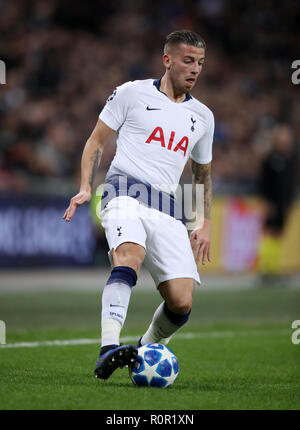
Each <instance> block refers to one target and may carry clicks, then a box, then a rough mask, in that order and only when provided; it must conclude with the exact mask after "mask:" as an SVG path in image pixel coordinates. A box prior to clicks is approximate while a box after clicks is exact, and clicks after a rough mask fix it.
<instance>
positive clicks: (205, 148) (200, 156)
mask: <svg viewBox="0 0 300 430" xmlns="http://www.w3.org/2000/svg"><path fill="white" fill-rule="evenodd" d="M208 112H209V115H208V116H207V130H206V132H205V133H204V135H203V136H202V137H201V139H200V140H198V142H197V143H196V145H195V146H194V148H193V149H192V151H191V155H190V157H191V159H192V160H194V161H195V162H196V163H199V164H208V163H210V162H211V160H212V144H213V138H214V129H215V120H214V115H213V113H212V112H211V111H210V110H209V111H208Z"/></svg>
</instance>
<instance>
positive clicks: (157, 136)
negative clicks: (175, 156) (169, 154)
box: [146, 127, 189, 156]
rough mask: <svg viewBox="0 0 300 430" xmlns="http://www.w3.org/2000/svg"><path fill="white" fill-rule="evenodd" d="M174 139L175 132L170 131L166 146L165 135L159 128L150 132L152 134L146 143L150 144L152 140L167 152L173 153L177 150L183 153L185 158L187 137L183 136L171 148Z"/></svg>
mask: <svg viewBox="0 0 300 430" xmlns="http://www.w3.org/2000/svg"><path fill="white" fill-rule="evenodd" d="M174 139H175V131H171V134H170V137H169V141H168V144H167V146H166V141H165V134H164V131H163V129H162V128H161V127H156V128H155V129H154V130H153V131H152V133H151V134H150V136H149V137H148V139H147V140H146V143H151V142H152V140H154V141H156V142H160V145H161V147H162V148H166V149H168V150H169V151H174V152H177V151H178V150H180V151H182V152H183V154H184V156H185V155H186V151H187V148H188V145H189V138H188V137H187V136H183V137H182V138H181V139H180V140H179V142H178V143H177V144H176V145H175V146H174V147H173V142H174Z"/></svg>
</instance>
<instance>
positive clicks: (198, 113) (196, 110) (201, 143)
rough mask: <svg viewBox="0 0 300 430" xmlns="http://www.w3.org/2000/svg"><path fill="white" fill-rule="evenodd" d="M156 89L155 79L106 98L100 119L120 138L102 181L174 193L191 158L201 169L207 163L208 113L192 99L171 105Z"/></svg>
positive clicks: (210, 122)
mask: <svg viewBox="0 0 300 430" xmlns="http://www.w3.org/2000/svg"><path fill="white" fill-rule="evenodd" d="M159 86H160V80H158V79H157V80H153V79H146V80H141V81H131V82H126V83H125V84H123V85H121V86H119V87H117V88H116V89H115V90H114V92H113V93H112V95H111V96H110V97H109V98H108V99H107V102H106V105H105V106H104V108H103V110H102V112H101V113H100V115H99V118H100V119H101V120H102V121H103V122H104V123H105V124H106V125H107V126H108V127H110V128H111V129H113V130H115V131H117V132H118V137H117V150H116V154H115V157H114V159H113V161H112V163H111V166H110V168H109V170H108V172H107V175H106V182H108V183H109V182H112V181H111V179H112V178H114V177H116V175H124V176H127V177H130V178H132V179H133V180H134V181H137V182H140V183H143V184H148V185H152V186H153V187H155V188H156V189H158V190H162V191H166V190H168V189H170V190H173V191H174V189H176V187H177V185H178V183H179V180H180V177H181V174H182V171H183V169H184V166H185V164H186V162H187V160H188V158H189V157H191V158H192V159H193V160H194V161H196V162H197V163H200V164H207V163H209V162H210V161H211V159H212V143H213V134H214V116H213V113H212V112H211V110H210V109H209V108H208V107H206V106H205V105H204V104H203V103H201V102H200V101H198V100H197V99H195V98H194V97H192V96H191V95H190V94H187V95H186V98H185V100H184V101H183V102H182V103H176V102H173V101H172V100H170V99H169V97H168V96H167V95H166V94H165V93H163V92H162V91H160V89H159Z"/></svg>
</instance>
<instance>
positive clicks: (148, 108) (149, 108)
mask: <svg viewBox="0 0 300 430" xmlns="http://www.w3.org/2000/svg"><path fill="white" fill-rule="evenodd" d="M146 109H147V110H161V108H151V107H149V106H147V108H146Z"/></svg>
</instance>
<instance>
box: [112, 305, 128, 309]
mask: <svg viewBox="0 0 300 430" xmlns="http://www.w3.org/2000/svg"><path fill="white" fill-rule="evenodd" d="M109 306H110V307H111V308H125V306H121V305H109Z"/></svg>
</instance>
